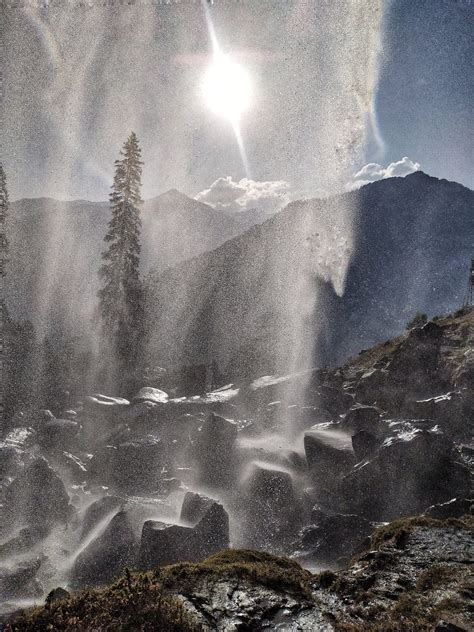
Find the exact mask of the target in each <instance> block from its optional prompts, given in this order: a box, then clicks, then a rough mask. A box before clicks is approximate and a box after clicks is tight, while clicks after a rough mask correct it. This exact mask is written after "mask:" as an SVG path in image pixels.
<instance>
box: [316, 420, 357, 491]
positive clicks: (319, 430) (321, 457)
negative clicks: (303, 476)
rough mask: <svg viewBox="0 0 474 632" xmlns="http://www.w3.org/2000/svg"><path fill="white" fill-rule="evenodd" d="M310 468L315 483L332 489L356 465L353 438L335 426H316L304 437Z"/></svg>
mask: <svg viewBox="0 0 474 632" xmlns="http://www.w3.org/2000/svg"><path fill="white" fill-rule="evenodd" d="M304 449H305V453H306V460H307V462H308V468H309V471H310V474H311V477H312V478H313V480H314V482H315V483H317V484H319V485H321V486H324V487H332V486H333V485H335V484H336V483H337V481H338V479H339V478H340V477H341V476H342V475H343V474H344V473H347V472H349V470H350V469H351V467H352V466H353V465H355V463H356V456H355V454H354V450H353V448H352V442H351V437H350V435H348V434H347V433H345V432H343V431H341V430H340V429H338V428H335V427H334V426H327V425H325V426H323V427H320V426H314V427H313V428H311V430H308V431H307V432H306V433H305V435H304Z"/></svg>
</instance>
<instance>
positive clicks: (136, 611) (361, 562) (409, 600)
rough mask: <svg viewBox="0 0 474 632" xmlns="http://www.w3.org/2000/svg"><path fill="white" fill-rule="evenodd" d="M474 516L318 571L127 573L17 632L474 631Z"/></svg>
mask: <svg viewBox="0 0 474 632" xmlns="http://www.w3.org/2000/svg"><path fill="white" fill-rule="evenodd" d="M473 553H474V534H473V522H472V517H468V516H466V517H465V518H463V519H451V520H445V521H440V520H435V519H433V518H418V519H416V518H415V519H411V520H405V521H398V522H396V523H393V524H390V525H388V526H385V527H383V528H382V529H379V530H377V531H375V533H374V534H373V535H372V538H371V543H370V547H369V548H368V549H367V550H366V551H365V552H363V553H361V554H360V555H359V556H358V557H357V558H356V559H355V560H354V561H352V563H351V564H350V566H349V568H348V569H347V570H343V571H339V572H336V573H334V572H330V571H326V572H322V573H320V574H316V575H313V574H311V573H310V572H308V571H305V570H303V569H302V568H301V567H300V566H299V565H298V564H297V563H295V562H294V561H292V560H290V559H288V558H279V557H274V556H271V555H268V554H264V553H259V552H257V551H240V550H236V551H228V552H224V553H219V554H216V555H214V556H213V557H210V558H209V559H207V560H206V561H204V562H202V563H200V564H190V563H182V564H177V565H175V566H168V567H162V568H157V569H156V570H154V571H152V572H149V573H130V572H126V573H125V575H124V576H123V577H122V578H121V579H120V580H119V581H118V582H116V583H115V584H113V585H112V586H111V587H109V588H106V589H102V590H100V591H97V590H95V591H88V592H87V593H79V594H77V595H74V596H69V595H68V594H67V593H66V592H64V591H61V589H58V590H57V591H52V592H51V593H50V595H48V598H47V600H46V606H45V607H43V608H37V609H36V610H33V611H31V612H28V613H26V614H23V615H20V616H17V617H16V619H15V618H13V621H11V623H10V624H6V625H5V627H4V629H5V630H6V631H7V630H9V631H12V632H13V631H16V630H18V631H20V630H25V631H26V630H40V629H41V630H43V629H54V630H84V631H86V630H92V629H94V630H124V631H125V630H157V631H158V630H162V631H163V632H164V631H165V630H166V632H173V631H174V630H176V631H181V632H198V631H199V632H205V631H211V630H220V631H222V632H224V631H226V632H227V631H228V632H230V631H238V630H242V631H243V630H255V632H257V631H258V630H269V629H271V630H280V629H282V630H294V631H295V632H296V631H297V630H299V631H301V632H304V631H306V632H336V631H341V632H342V631H347V632H349V631H352V632H366V631H373V632H375V631H379V632H391V631H393V632H395V631H396V632H399V631H402V630H414V631H415V630H416V631H417V632H424V631H426V632H428V631H430V632H432V631H433V630H435V631H436V632H467V631H468V630H472V626H473V625H474V615H473V612H472V597H473V586H472V575H471V572H470V571H471V568H470V561H471V560H472V554H473Z"/></svg>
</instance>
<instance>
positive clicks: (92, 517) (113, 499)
mask: <svg viewBox="0 0 474 632" xmlns="http://www.w3.org/2000/svg"><path fill="white" fill-rule="evenodd" d="M123 504H124V501H123V500H122V499H121V498H119V497H118V496H103V497H102V498H99V499H98V500H95V501H94V502H93V503H91V504H90V505H89V506H88V507H86V509H85V510H84V514H83V516H82V529H81V538H82V539H84V538H85V537H86V536H87V535H88V534H89V532H90V531H91V530H92V529H94V528H95V527H96V526H97V525H98V524H99V523H100V522H101V521H102V520H104V519H105V518H106V517H107V515H108V514H110V513H112V512H113V511H115V512H117V510H118V509H119V508H120V507H122V506H123Z"/></svg>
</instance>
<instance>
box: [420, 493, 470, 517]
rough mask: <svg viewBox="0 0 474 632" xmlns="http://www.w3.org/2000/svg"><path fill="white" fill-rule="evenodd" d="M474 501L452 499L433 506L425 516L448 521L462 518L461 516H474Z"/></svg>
mask: <svg viewBox="0 0 474 632" xmlns="http://www.w3.org/2000/svg"><path fill="white" fill-rule="evenodd" d="M473 503H474V501H473V500H472V498H452V499H451V500H448V501H447V502H445V503H439V504H437V505H431V507H428V509H427V510H426V511H425V516H429V517H430V518H436V519H437V520H446V519H447V518H460V517H461V516H464V515H467V514H472V509H473Z"/></svg>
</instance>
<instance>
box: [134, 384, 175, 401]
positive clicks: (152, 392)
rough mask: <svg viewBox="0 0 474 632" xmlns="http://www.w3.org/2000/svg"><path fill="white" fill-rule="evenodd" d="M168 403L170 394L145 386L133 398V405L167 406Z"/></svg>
mask: <svg viewBox="0 0 474 632" xmlns="http://www.w3.org/2000/svg"><path fill="white" fill-rule="evenodd" d="M167 401H168V393H165V392H164V391H161V390H160V389H159V388H153V387H151V386H144V387H143V388H141V389H140V390H139V391H138V393H137V394H136V395H135V397H134V398H133V403H134V404H137V403H139V402H152V403H154V404H166V403H167Z"/></svg>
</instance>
